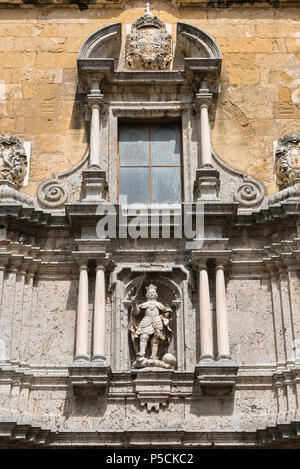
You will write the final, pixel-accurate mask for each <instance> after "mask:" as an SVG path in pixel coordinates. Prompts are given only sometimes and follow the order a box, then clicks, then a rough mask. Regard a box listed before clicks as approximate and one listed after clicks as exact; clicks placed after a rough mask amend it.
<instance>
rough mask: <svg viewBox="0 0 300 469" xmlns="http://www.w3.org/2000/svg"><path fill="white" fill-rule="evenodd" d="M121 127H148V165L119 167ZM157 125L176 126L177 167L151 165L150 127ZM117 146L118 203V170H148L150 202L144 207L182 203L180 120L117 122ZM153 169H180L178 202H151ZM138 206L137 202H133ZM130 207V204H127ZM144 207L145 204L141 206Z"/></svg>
mask: <svg viewBox="0 0 300 469" xmlns="http://www.w3.org/2000/svg"><path fill="white" fill-rule="evenodd" d="M122 125H124V126H125V125H132V126H134V125H137V126H146V127H148V144H149V164H148V165H139V166H138V165H121V164H120V128H121V126H122ZM159 125H162V126H163V125H166V126H167V125H169V126H173V125H174V126H175V125H176V126H178V136H179V151H180V164H179V165H163V164H161V165H157V164H155V165H152V164H151V127H154V126H159ZM117 138H118V145H117V152H118V180H117V184H118V188H117V189H118V190H117V198H118V203H120V169H121V168H149V196H150V197H149V198H150V202H149V203H148V204H146V205H175V206H176V205H180V204H182V203H183V201H184V160H183V139H182V122H181V120H180V121H179V120H177V119H176V120H164V119H163V120H161V119H158V120H152V119H151V120H146V119H145V120H142V121H136V120H135V119H134V120H131V119H130V120H124V121H123V120H118V137H117ZM152 167H154V168H180V201H178V202H174V203H168V202H158V203H154V204H153V202H152V172H151V169H152ZM134 203H136V204H138V203H139V202H134ZM128 205H131V204H128ZM143 205H145V204H143Z"/></svg>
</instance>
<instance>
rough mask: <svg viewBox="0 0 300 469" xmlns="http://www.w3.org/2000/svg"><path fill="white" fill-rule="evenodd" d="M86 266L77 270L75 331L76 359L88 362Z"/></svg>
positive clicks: (87, 288) (87, 287)
mask: <svg viewBox="0 0 300 469" xmlns="http://www.w3.org/2000/svg"><path fill="white" fill-rule="evenodd" d="M88 282H89V280H88V266H87V264H83V265H81V266H80V269H79V290H78V309H77V331H76V359H85V360H88V359H89V357H88V296H89V286H88Z"/></svg>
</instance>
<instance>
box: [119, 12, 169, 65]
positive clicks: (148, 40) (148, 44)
mask: <svg viewBox="0 0 300 469" xmlns="http://www.w3.org/2000/svg"><path fill="white" fill-rule="evenodd" d="M171 61H172V44H171V34H169V33H167V30H166V25H165V24H164V23H163V22H162V21H161V20H160V19H159V18H157V16H153V15H152V13H151V12H150V11H149V6H147V11H146V13H145V14H144V16H141V17H140V18H138V19H137V20H136V21H135V22H134V23H133V24H132V26H131V34H128V35H127V37H126V65H127V67H128V68H130V69H146V70H166V69H168V68H170V64H171Z"/></svg>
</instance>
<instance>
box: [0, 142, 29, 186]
mask: <svg viewBox="0 0 300 469" xmlns="http://www.w3.org/2000/svg"><path fill="white" fill-rule="evenodd" d="M27 164H28V162H27V156H26V152H25V148H24V146H23V143H22V142H21V140H20V139H19V138H18V137H15V136H13V135H11V134H5V135H3V136H0V180H1V181H3V182H6V183H7V184H9V185H10V186H11V187H13V188H14V189H18V188H19V186H20V185H21V184H22V182H23V181H24V178H25V176H26V171H27Z"/></svg>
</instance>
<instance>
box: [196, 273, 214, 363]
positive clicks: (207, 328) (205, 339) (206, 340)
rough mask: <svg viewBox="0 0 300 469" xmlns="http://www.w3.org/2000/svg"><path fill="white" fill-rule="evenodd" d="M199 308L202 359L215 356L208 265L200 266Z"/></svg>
mask: <svg viewBox="0 0 300 469" xmlns="http://www.w3.org/2000/svg"><path fill="white" fill-rule="evenodd" d="M199 309H200V349H201V359H204V358H213V353H214V351H213V319H212V311H211V307H210V294H209V280H208V273H207V267H206V266H200V267H199Z"/></svg>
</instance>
